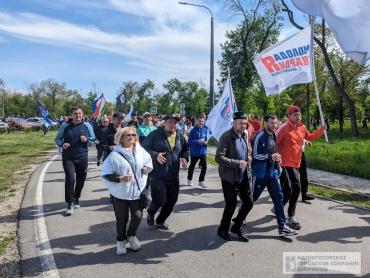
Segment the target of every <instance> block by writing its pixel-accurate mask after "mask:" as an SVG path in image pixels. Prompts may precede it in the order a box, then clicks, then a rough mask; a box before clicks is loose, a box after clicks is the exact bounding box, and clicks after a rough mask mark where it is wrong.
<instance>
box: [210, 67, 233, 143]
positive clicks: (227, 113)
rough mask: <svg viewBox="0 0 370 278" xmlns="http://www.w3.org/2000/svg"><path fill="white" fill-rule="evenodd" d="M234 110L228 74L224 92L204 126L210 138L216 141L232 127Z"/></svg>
mask: <svg viewBox="0 0 370 278" xmlns="http://www.w3.org/2000/svg"><path fill="white" fill-rule="evenodd" d="M236 111H238V110H237V108H236V103H235V98H234V94H233V88H232V86H231V77H230V73H229V74H228V77H227V79H226V81H225V86H224V91H223V92H222V95H221V98H220V99H219V101H218V102H217V104H216V105H215V106H214V107H213V109H212V110H211V112H209V114H208V118H207V121H206V123H205V125H206V126H207V127H208V129H209V130H210V132H211V136H213V137H214V138H216V140H217V141H218V140H219V139H220V137H221V135H222V134H223V133H224V132H225V131H227V130H228V129H230V128H231V127H232V123H233V114H234V112H236Z"/></svg>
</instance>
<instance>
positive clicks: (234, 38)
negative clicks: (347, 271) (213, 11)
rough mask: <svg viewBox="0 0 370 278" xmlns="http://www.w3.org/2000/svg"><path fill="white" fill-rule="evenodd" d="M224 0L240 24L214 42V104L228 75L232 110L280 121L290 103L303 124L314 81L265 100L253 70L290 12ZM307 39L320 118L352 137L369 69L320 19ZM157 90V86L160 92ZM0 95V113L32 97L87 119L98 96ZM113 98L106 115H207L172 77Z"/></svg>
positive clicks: (271, 2)
mask: <svg viewBox="0 0 370 278" xmlns="http://www.w3.org/2000/svg"><path fill="white" fill-rule="evenodd" d="M226 2H227V4H228V7H229V11H230V13H231V14H234V15H239V16H241V19H240V23H239V24H238V25H237V26H235V28H234V29H232V30H230V31H228V32H227V33H226V41H225V42H224V43H223V44H222V45H221V60H220V61H218V65H219V67H220V73H221V74H220V78H219V79H218V80H217V82H218V92H216V101H217V98H218V97H219V96H220V94H221V92H222V89H223V82H224V81H225V80H226V77H227V72H228V70H230V75H231V78H232V86H233V89H234V94H235V99H236V102H237V106H238V109H239V110H241V111H246V112H248V113H249V114H252V115H256V116H259V117H262V116H263V115H265V114H267V113H276V114H277V115H278V116H279V117H280V118H284V117H285V112H286V108H287V107H288V106H289V105H291V104H296V105H299V106H301V108H302V112H303V117H304V119H305V121H306V123H307V124H308V123H309V121H310V120H311V119H316V120H318V119H319V113H318V108H317V103H316V97H315V94H314V88H313V84H302V85H295V86H292V87H290V88H288V89H286V90H285V91H284V92H282V93H281V94H279V95H273V96H266V94H265V91H264V88H263V86H262V83H261V81H260V79H259V76H258V74H257V72H256V70H255V68H254V65H253V59H254V57H255V56H256V54H257V53H259V52H261V51H262V50H263V49H265V48H267V47H269V46H271V45H273V44H275V43H276V42H277V41H278V39H279V36H280V34H281V31H282V28H283V20H284V15H286V16H287V17H288V19H289V20H290V22H291V24H292V25H293V26H295V27H297V32H298V31H299V29H302V28H303V27H302V26H300V25H299V24H297V23H296V22H295V20H294V14H293V12H292V10H291V9H290V7H289V6H288V5H287V4H286V3H285V1H284V0H256V1H242V0H227V1H226ZM307 24H308V20H307ZM314 37H315V38H314V39H315V43H316V44H315V49H314V55H315V71H316V77H317V82H318V88H319V93H320V98H321V102H322V108H323V112H324V116H325V118H327V119H328V120H329V121H330V122H335V121H337V122H339V125H340V129H341V130H343V125H344V119H345V118H349V119H350V120H351V127H352V136H355V137H356V136H358V127H357V122H358V121H361V120H362V119H363V118H365V117H367V118H368V117H369V114H370V93H369V84H370V75H369V72H370V67H369V65H368V64H365V65H359V64H357V63H355V62H353V61H352V60H349V59H347V58H346V57H345V55H344V54H343V53H342V52H341V50H340V49H338V46H337V44H336V43H335V40H334V38H333V35H332V33H331V31H330V30H329V29H328V28H327V27H326V25H325V22H324V21H323V20H322V21H321V22H318V23H316V24H315V25H314ZM156 85H162V86H161V88H160V89H159V88H158V87H156ZM0 90H2V91H3V92H5V93H3V94H2V97H3V98H4V103H5V105H4V106H5V114H6V115H8V116H23V117H26V116H31V115H35V113H36V111H37V105H36V103H35V101H34V99H35V98H39V99H40V100H41V101H42V102H43V103H44V104H45V106H46V107H47V108H48V109H49V111H50V112H51V113H52V114H53V115H56V116H59V115H67V114H68V113H69V110H70V108H71V107H72V106H74V105H80V106H81V107H82V108H83V109H84V111H86V113H87V114H90V113H91V112H92V111H91V103H92V102H93V100H94V99H96V98H97V96H98V95H100V92H98V91H97V90H96V89H95V86H92V89H91V90H90V91H89V92H88V94H87V96H86V97H83V96H82V95H81V94H80V93H79V92H78V91H77V90H74V89H68V88H67V86H66V83H61V82H57V81H55V80H53V79H48V80H45V81H42V82H41V83H40V84H34V85H31V86H30V88H29V92H28V93H27V94H22V93H19V92H15V91H11V90H8V89H7V88H6V87H5V85H4V82H0ZM116 95H117V100H116V101H114V102H109V101H108V102H107V113H112V112H114V111H116V110H119V111H121V112H125V113H127V112H128V111H129V109H130V106H131V104H133V105H134V107H135V109H136V110H137V111H138V112H144V111H148V110H150V108H152V107H157V111H158V114H165V113H179V112H180V103H183V104H185V113H186V114H187V115H197V114H199V113H200V112H205V111H209V107H208V103H209V101H208V99H209V92H208V91H207V89H206V88H205V86H204V84H202V83H201V82H197V81H181V80H179V79H177V78H171V79H169V80H168V81H167V82H165V83H164V84H155V83H154V82H153V81H151V80H150V79H148V80H147V81H146V82H144V83H140V82H136V81H125V82H122V85H121V87H120V88H118V89H117V92H116ZM121 96H123V97H121ZM122 100H123V101H122ZM116 103H117V104H118V106H117V107H116Z"/></svg>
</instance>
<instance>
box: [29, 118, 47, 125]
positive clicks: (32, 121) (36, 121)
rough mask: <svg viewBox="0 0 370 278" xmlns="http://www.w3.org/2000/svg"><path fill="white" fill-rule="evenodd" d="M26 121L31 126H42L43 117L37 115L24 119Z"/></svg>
mask: <svg viewBox="0 0 370 278" xmlns="http://www.w3.org/2000/svg"><path fill="white" fill-rule="evenodd" d="M26 122H27V123H29V124H31V125H32V126H42V125H43V124H44V119H43V118H39V117H31V118H28V119H27V120H26Z"/></svg>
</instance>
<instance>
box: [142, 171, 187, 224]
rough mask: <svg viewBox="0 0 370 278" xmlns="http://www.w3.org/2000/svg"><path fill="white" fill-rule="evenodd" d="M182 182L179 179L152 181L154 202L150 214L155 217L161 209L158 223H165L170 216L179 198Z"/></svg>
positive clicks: (153, 179)
mask: <svg viewBox="0 0 370 278" xmlns="http://www.w3.org/2000/svg"><path fill="white" fill-rule="evenodd" d="M179 190H180V181H179V177H174V178H166V179H163V178H157V177H152V179H151V193H152V202H151V203H150V206H149V208H148V213H149V214H150V215H153V216H154V214H155V213H156V212H157V211H158V210H159V208H161V212H160V213H159V215H158V217H157V219H156V221H157V222H158V223H164V222H165V221H166V219H167V218H168V217H169V216H170V214H171V212H172V210H173V208H174V206H175V204H176V202H177V198H178V196H179Z"/></svg>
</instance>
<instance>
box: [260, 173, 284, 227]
mask: <svg viewBox="0 0 370 278" xmlns="http://www.w3.org/2000/svg"><path fill="white" fill-rule="evenodd" d="M266 186H267V190H268V191H269V193H270V196H271V199H272V202H273V203H274V207H275V213H276V220H277V222H278V225H279V226H282V225H285V224H286V219H285V214H284V195H283V192H282V190H281V186H280V182H279V179H276V178H271V177H269V176H266V177H265V178H263V179H261V178H256V181H255V183H254V190H253V202H255V201H257V200H258V198H259V197H260V196H261V194H262V192H263V190H264V189H265V187H266Z"/></svg>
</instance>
